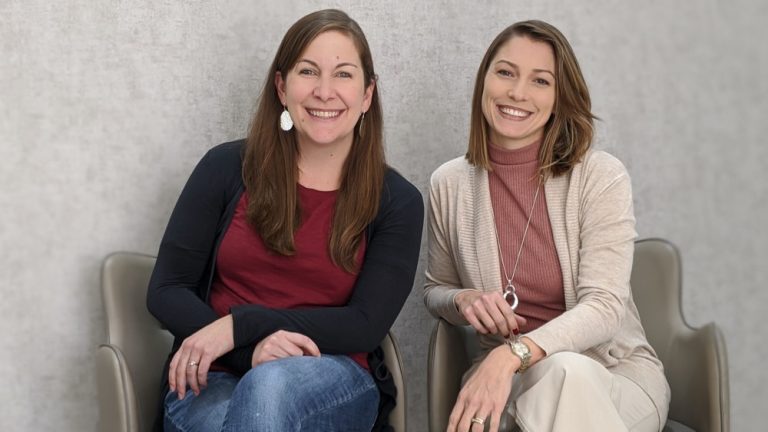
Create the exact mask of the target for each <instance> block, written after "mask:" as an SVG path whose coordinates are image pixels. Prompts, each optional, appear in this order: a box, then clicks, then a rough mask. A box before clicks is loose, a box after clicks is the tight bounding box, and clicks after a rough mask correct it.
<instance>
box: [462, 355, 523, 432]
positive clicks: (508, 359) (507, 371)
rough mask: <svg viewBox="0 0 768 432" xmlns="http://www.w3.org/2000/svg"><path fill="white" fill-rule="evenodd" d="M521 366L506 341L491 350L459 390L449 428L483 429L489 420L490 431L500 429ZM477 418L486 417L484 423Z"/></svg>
mask: <svg viewBox="0 0 768 432" xmlns="http://www.w3.org/2000/svg"><path fill="white" fill-rule="evenodd" d="M519 366H520V365H519V360H517V357H515V356H514V354H512V352H511V351H510V350H509V347H507V346H506V345H501V346H498V347H496V348H495V349H493V350H492V351H491V352H490V353H488V356H487V357H486V358H485V359H484V360H483V361H482V362H481V363H480V365H479V366H478V368H477V370H476V371H475V373H473V374H472V376H471V377H470V378H469V379H468V380H467V382H466V383H465V384H464V387H463V388H462V389H461V391H460V392H459V397H458V399H457V400H456V405H454V406H453V411H451V416H450V418H449V419H448V432H464V431H473V432H482V431H483V430H484V424H483V423H486V422H489V424H488V426H489V429H488V431H489V432H497V431H498V430H499V422H500V421H501V414H502V413H503V412H504V408H505V407H506V406H507V400H508V399H509V394H510V392H511V391H512V379H513V378H514V376H515V371H516V370H517V368H518V367H519ZM473 418H475V419H482V420H483V423H479V422H472V419H473Z"/></svg>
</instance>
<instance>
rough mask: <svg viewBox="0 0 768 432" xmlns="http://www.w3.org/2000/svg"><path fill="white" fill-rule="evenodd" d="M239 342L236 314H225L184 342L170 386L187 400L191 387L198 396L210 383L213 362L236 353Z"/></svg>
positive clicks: (173, 365)
mask: <svg viewBox="0 0 768 432" xmlns="http://www.w3.org/2000/svg"><path fill="white" fill-rule="evenodd" d="M234 347H235V339H234V334H233V329H232V315H225V316H223V317H221V318H219V319H217V320H216V321H214V322H212V323H210V324H208V325H207V326H205V327H203V328H201V329H200V330H198V331H197V332H195V333H194V334H192V335H191V336H189V337H188V338H186V339H184V342H182V343H181V347H179V350H178V351H176V354H175V355H174V356H173V359H172V360H171V365H170V369H169V370H168V383H169V385H170V387H171V391H175V392H177V393H178V396H179V399H180V400H181V399H184V394H185V393H186V390H187V385H189V387H190V388H191V389H192V391H193V392H194V393H195V394H196V395H199V394H200V389H201V388H203V387H205V386H206V385H207V384H208V369H210V367H211V363H213V362H214V360H216V359H217V358H219V357H221V356H222V355H224V354H226V353H228V352H229V351H232V349H233V348H234Z"/></svg>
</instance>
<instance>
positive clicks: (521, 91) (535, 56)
mask: <svg viewBox="0 0 768 432" xmlns="http://www.w3.org/2000/svg"><path fill="white" fill-rule="evenodd" d="M554 71H555V57H554V54H553V52H552V47H550V46H549V44H547V43H545V42H537V41H533V40H531V39H529V38H527V37H524V36H514V37H512V38H511V39H509V40H508V41H507V42H506V43H504V44H503V45H502V46H501V47H500V48H499V50H498V52H497V53H496V55H495V56H494V58H493V60H492V61H491V63H490V66H489V68H488V70H487V71H486V75H485V81H484V87H483V96H482V109H483V116H484V117H485V120H486V121H487V122H488V125H489V127H490V128H489V129H490V137H489V138H490V141H491V142H492V143H494V144H496V145H498V146H501V147H504V148H507V149H517V148H522V147H525V146H527V145H528V144H532V143H534V142H535V141H538V140H540V139H542V137H543V136H544V127H545V125H546V124H547V121H549V118H550V116H551V114H552V109H553V108H554V105H555V75H554Z"/></svg>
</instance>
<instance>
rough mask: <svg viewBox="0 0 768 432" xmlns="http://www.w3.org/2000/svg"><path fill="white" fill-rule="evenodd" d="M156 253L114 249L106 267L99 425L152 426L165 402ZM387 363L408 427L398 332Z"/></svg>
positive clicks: (140, 429) (115, 428)
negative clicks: (152, 300)
mask: <svg viewBox="0 0 768 432" xmlns="http://www.w3.org/2000/svg"><path fill="white" fill-rule="evenodd" d="M154 265H155V258H154V257H151V256H148V255H140V254H135V253H125V252H120V253H115V254H113V255H110V256H109V257H107V259H106V260H105V261H104V266H103V268H102V295H103V299H104V311H105V316H106V321H107V342H106V343H104V344H101V345H100V346H99V347H98V350H97V351H96V373H97V374H98V376H97V381H98V392H99V414H100V421H99V430H100V431H104V432H107V431H109V432H146V431H150V430H152V425H153V422H154V419H155V415H157V408H158V407H159V403H160V400H159V398H160V378H161V376H160V374H161V373H162V366H163V362H164V361H165V359H166V356H167V355H168V353H169V351H170V348H171V343H172V340H173V338H172V336H171V334H170V333H168V332H167V331H166V330H163V329H162V328H161V326H160V323H158V322H157V320H155V318H154V317H152V316H151V315H150V314H149V312H148V311H147V307H146V293H147V285H148V283H149V277H150V275H151V274H152V268H153V267H154ZM381 347H382V349H383V350H384V356H385V364H386V365H387V368H388V369H389V370H390V372H391V373H392V375H393V378H394V380H395V385H396V386H397V389H398V395H397V406H396V407H395V409H394V411H393V412H392V413H391V414H390V416H389V422H390V424H391V425H392V426H393V427H394V429H395V431H405V383H404V381H403V366H402V362H401V356H400V352H399V350H398V348H397V344H396V342H395V339H394V337H392V335H391V334H390V335H387V337H385V338H384V341H382V344H381Z"/></svg>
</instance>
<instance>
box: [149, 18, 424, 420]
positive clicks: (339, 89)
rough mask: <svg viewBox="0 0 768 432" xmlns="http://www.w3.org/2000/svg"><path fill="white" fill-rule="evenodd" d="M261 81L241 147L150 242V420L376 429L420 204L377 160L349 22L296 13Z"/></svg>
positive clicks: (201, 179) (376, 126)
mask: <svg viewBox="0 0 768 432" xmlns="http://www.w3.org/2000/svg"><path fill="white" fill-rule="evenodd" d="M267 77H268V79H267V80H266V82H265V84H264V88H263V90H262V93H261V98H260V102H259V105H258V109H257V112H256V115H255V117H254V119H253V122H252V126H251V131H250V134H249V136H248V138H247V140H244V141H237V142H232V143H226V144H222V145H220V146H217V147H215V148H213V149H212V150H210V151H209V152H208V153H207V154H206V155H205V156H204V157H203V159H202V160H201V161H200V163H199V164H198V165H197V167H196V168H195V170H194V172H193V173H192V175H191V177H190V178H189V180H188V182H187V184H186V186H185V187H184V190H183V191H182V193H181V196H180V197H179V200H178V202H177V204H176V207H175V209H174V211H173V214H172V215H171V219H170V222H169V223H168V227H167V229H166V232H165V235H164V237H163V240H162V242H161V245H160V251H159V254H158V258H157V264H156V266H155V269H154V272H153V274H152V279H151V281H150V284H149V289H148V294H147V305H148V307H149V310H150V312H151V313H152V314H153V315H154V316H155V317H157V319H158V320H159V321H160V322H161V323H162V324H163V325H165V327H167V328H168V330H170V331H171V333H173V335H174V336H175V342H174V345H173V352H172V356H171V358H170V359H169V363H168V364H167V365H166V369H165V372H164V376H165V377H166V378H167V385H166V389H165V391H164V393H163V400H164V407H163V419H162V423H163V425H164V427H165V430H167V431H244V430H258V431H287V430H291V431H299V430H301V431H317V430H328V431H332V430H360V431H363V430H371V428H372V427H374V423H376V427H377V428H379V427H382V426H383V425H384V424H385V421H386V414H387V412H379V407H380V406H381V407H390V408H389V409H391V406H393V405H392V404H391V403H390V401H391V399H392V397H393V395H392V393H391V392H390V393H387V391H386V389H391V388H392V386H391V385H388V383H387V382H386V379H389V380H391V378H388V375H387V374H386V373H376V374H372V373H371V371H372V370H374V369H378V368H379V367H381V366H383V364H382V358H381V350H378V349H377V347H378V345H379V343H380V342H381V341H382V340H383V338H384V337H385V335H386V333H387V331H388V330H389V329H390V327H391V325H392V323H393V322H394V320H395V318H396V317H397V315H398V313H399V311H400V309H401V307H402V305H403V303H404V302H405V299H406V298H407V296H408V293H409V292H410V289H411V286H412V284H413V279H414V274H415V271H416V265H417V261H418V255H419V247H420V242H421V227H422V219H423V203H422V199H421V195H420V193H419V192H418V190H417V189H416V188H414V187H413V186H412V185H411V184H410V183H409V182H408V181H406V180H405V179H404V178H403V177H401V176H400V175H399V174H397V173H396V172H395V171H393V170H392V169H390V168H388V167H387V165H386V163H385V159H384V150H383V145H382V141H383V132H382V110H381V106H380V103H379V95H378V91H377V88H376V87H377V86H376V74H375V72H374V69H373V60H372V58H371V52H370V49H369V47H368V43H367V41H366V38H365V35H364V34H363V32H362V30H361V29H360V27H359V26H358V24H357V23H356V22H355V21H354V20H352V19H351V18H350V17H349V16H347V15H346V14H345V13H343V12H341V11H338V10H323V11H319V12H315V13H311V14H309V15H307V16H305V17H303V18H301V19H300V20H299V21H297V22H296V23H295V24H294V25H293V26H292V27H291V28H290V29H289V30H288V32H287V33H286V34H285V37H284V38H283V41H282V43H281V44H280V47H279V48H278V50H277V54H276V55H275V59H274V61H273V62H272V66H271V67H270V69H269V72H268V75H267ZM389 384H391V382H390V383H389ZM379 388H381V389H383V390H382V392H381V393H380V391H379ZM382 409H383V411H386V408H382ZM377 416H378V421H377Z"/></svg>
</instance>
